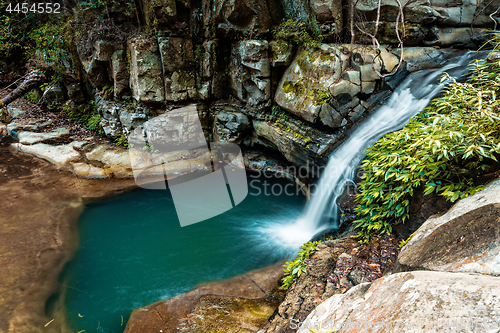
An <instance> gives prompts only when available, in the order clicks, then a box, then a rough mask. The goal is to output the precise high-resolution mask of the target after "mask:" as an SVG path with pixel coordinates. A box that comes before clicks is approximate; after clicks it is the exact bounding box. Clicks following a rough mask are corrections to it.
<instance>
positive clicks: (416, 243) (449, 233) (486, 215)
mask: <svg viewBox="0 0 500 333" xmlns="http://www.w3.org/2000/svg"><path fill="white" fill-rule="evenodd" d="M414 269H427V270H434V271H448V272H474V273H487V274H493V275H500V179H499V180H496V181H494V182H492V183H490V184H488V185H487V186H486V187H485V189H484V190H482V191H480V192H478V193H476V194H474V195H472V196H470V197H467V198H465V199H462V200H460V201H459V202H458V203H457V204H456V205H455V206H453V207H452V208H451V209H450V210H449V211H448V212H447V213H446V214H444V215H442V216H438V217H431V218H429V219H428V220H427V221H426V222H425V223H424V224H422V226H420V228H418V230H417V231H416V232H415V233H414V234H413V235H412V237H411V239H410V240H409V241H408V244H406V246H405V247H403V248H402V249H401V253H400V254H399V257H398V261H397V266H396V270H399V271H404V270H414ZM499 282H500V281H499Z"/></svg>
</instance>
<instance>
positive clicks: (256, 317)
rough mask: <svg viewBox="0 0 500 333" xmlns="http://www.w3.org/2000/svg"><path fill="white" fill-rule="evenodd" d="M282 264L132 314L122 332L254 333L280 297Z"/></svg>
mask: <svg viewBox="0 0 500 333" xmlns="http://www.w3.org/2000/svg"><path fill="white" fill-rule="evenodd" d="M282 274H283V263H279V264H276V265H273V266H269V267H266V268H262V269H259V270H255V271H251V272H248V273H246V274H243V275H240V276H237V277H234V278H232V279H229V280H225V281H221V282H212V283H208V284H205V285H201V286H199V287H198V288H196V289H194V290H192V291H190V292H187V293H184V294H182V295H179V296H176V297H173V298H171V299H169V300H167V301H160V302H157V303H154V304H151V305H148V306H146V307H143V308H139V309H136V310H134V312H132V315H131V316H130V319H129V321H128V323H127V327H126V328H125V331H124V332H125V333H136V332H137V333H143V332H164V333H169V332H172V333H173V332H179V331H182V332H235V331H237V330H238V329H240V330H241V332H256V331H258V329H259V327H260V326H261V325H262V324H263V323H264V322H265V321H266V320H267V318H268V317H269V316H270V315H271V314H272V313H273V311H274V309H275V308H276V307H277V305H278V304H279V301H280V299H281V297H282V292H279V291H278V290H277V288H278V280H279V279H280V277H281V276H282Z"/></svg>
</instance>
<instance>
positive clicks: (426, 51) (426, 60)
mask: <svg viewBox="0 0 500 333" xmlns="http://www.w3.org/2000/svg"><path fill="white" fill-rule="evenodd" d="M392 52H393V53H394V54H395V55H396V56H397V57H400V55H401V49H393V50H392ZM460 53H461V51H458V50H454V49H439V48H437V47H405V48H404V52H403V60H404V61H406V68H407V69H408V71H409V72H415V71H418V70H422V69H429V68H433V67H436V66H439V65H440V64H442V63H444V62H445V61H446V59H449V58H452V57H454V56H457V55H459V54H460Z"/></svg>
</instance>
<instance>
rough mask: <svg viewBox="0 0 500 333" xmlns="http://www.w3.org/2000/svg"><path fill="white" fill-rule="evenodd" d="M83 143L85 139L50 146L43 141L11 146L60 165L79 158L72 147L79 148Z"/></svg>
mask: <svg viewBox="0 0 500 333" xmlns="http://www.w3.org/2000/svg"><path fill="white" fill-rule="evenodd" d="M85 143H86V142H85V141H74V142H71V143H69V144H67V145H60V146H51V145H48V144H45V143H37V144H35V145H23V144H22V143H13V144H12V145H11V146H12V147H13V148H14V149H17V150H20V151H22V152H24V153H28V154H32V155H35V156H36V157H39V158H43V159H44V160H47V161H49V162H50V163H52V164H55V165H56V166H58V167H62V166H64V165H66V164H67V163H68V162H70V161H73V160H77V159H78V158H79V154H78V152H77V151H76V150H75V149H74V147H77V148H81V147H82V146H83V145H84V144H85Z"/></svg>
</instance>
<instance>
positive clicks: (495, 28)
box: [490, 7, 500, 30]
mask: <svg viewBox="0 0 500 333" xmlns="http://www.w3.org/2000/svg"><path fill="white" fill-rule="evenodd" d="M499 10H500V7H498V8H497V10H495V11H494V12H493V13H491V14H490V19H492V20H493V22H495V27H494V28H493V30H497V23H498V22H497V20H495V19H494V18H493V15H495V14H496V13H498V11H499Z"/></svg>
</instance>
